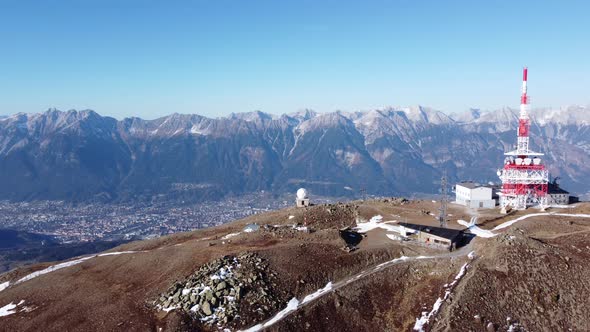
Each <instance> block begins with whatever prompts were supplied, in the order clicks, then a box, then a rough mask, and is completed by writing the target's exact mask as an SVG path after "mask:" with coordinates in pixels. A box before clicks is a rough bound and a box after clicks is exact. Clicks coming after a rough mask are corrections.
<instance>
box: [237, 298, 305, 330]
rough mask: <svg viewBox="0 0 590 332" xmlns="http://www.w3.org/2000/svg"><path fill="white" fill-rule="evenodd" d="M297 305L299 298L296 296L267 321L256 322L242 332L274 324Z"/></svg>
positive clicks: (295, 308) (261, 328)
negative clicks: (262, 322) (256, 323)
mask: <svg viewBox="0 0 590 332" xmlns="http://www.w3.org/2000/svg"><path fill="white" fill-rule="evenodd" d="M298 307H299V300H297V298H292V299H291V300H290V301H289V303H287V307H286V308H285V309H283V310H281V311H279V312H278V313H277V314H276V315H275V316H274V317H273V318H271V319H270V320H269V321H267V322H266V323H264V324H258V325H255V326H252V327H251V328H249V329H247V330H243V332H258V331H261V330H263V329H264V328H267V327H269V326H271V325H273V324H275V323H276V322H278V321H280V320H281V319H283V317H285V316H286V315H287V314H288V313H290V312H292V311H295V310H297V308H298Z"/></svg>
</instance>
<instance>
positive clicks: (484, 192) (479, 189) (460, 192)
mask: <svg viewBox="0 0 590 332" xmlns="http://www.w3.org/2000/svg"><path fill="white" fill-rule="evenodd" d="M455 203H457V204H461V205H464V206H467V207H470V208H475V209H479V208H485V209H491V208H493V207H495V206H496V200H495V199H493V198H492V188H490V187H486V186H482V185H480V184H478V183H473V182H461V183H457V185H456V186H455Z"/></svg>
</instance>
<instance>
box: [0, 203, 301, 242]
mask: <svg viewBox="0 0 590 332" xmlns="http://www.w3.org/2000/svg"><path fill="white" fill-rule="evenodd" d="M290 204H291V200H289V201H287V198H286V197H278V198H273V197H272V196H270V195H266V194H265V193H255V194H250V195H243V196H239V197H234V198H228V199H225V200H224V201H222V202H203V203H195V204H183V203H181V202H176V201H164V202H156V203H139V202H134V203H81V204H72V203H68V202H64V201H32V202H14V203H13V202H9V201H0V224H1V225H3V227H4V228H7V229H14V230H18V231H24V232H30V233H36V234H43V235H49V236H52V237H54V238H56V239H57V240H58V241H59V242H62V243H72V242H89V241H99V240H100V241H114V240H130V239H148V238H153V237H158V236H162V235H166V234H172V233H177V232H186V231H192V230H196V229H200V228H206V227H213V226H218V225H221V224H224V223H227V222H229V221H232V220H236V219H241V218H244V217H247V216H250V215H253V214H257V213H261V212H265V211H270V210H275V209H278V208H281V207H285V206H287V205H290Z"/></svg>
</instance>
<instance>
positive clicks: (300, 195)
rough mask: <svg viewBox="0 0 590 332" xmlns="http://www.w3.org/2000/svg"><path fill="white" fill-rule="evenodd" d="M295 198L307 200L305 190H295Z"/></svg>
mask: <svg viewBox="0 0 590 332" xmlns="http://www.w3.org/2000/svg"><path fill="white" fill-rule="evenodd" d="M297 198H299V199H305V198H307V190H305V188H299V190H297Z"/></svg>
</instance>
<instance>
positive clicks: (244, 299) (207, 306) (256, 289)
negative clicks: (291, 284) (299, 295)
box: [154, 253, 282, 326]
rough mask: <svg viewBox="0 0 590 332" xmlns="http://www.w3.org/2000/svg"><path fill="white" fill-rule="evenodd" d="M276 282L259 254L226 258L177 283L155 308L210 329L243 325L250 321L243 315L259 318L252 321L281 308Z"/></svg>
mask: <svg viewBox="0 0 590 332" xmlns="http://www.w3.org/2000/svg"><path fill="white" fill-rule="evenodd" d="M275 278H276V275H275V274H274V273H270V272H269V271H268V264H267V263H266V262H265V261H264V260H263V259H262V258H261V257H259V256H258V255H257V254H254V253H244V254H241V255H239V256H237V257H233V256H225V257H223V258H220V259H217V260H215V261H212V262H210V263H208V264H206V265H204V266H202V267H201V268H200V269H199V270H198V271H197V272H195V273H194V274H193V275H191V276H190V277H188V278H187V279H186V280H184V281H180V282H176V283H175V284H174V285H173V286H172V287H170V288H169V289H168V291H167V292H166V293H165V294H162V295H161V296H160V297H159V298H158V299H157V300H156V301H155V302H154V304H155V306H156V308H157V309H159V310H163V311H171V310H182V311H184V312H186V313H188V314H189V315H191V316H192V317H193V318H195V319H199V320H200V321H201V322H202V323H205V324H207V325H213V324H217V325H218V326H228V325H234V326H235V325H244V324H246V323H250V319H244V318H245V317H243V316H244V315H241V314H240V313H244V312H245V313H248V312H249V311H250V310H253V312H255V313H256V314H257V316H258V317H253V318H255V319H259V318H261V317H266V316H268V315H270V314H271V313H272V312H275V311H276V310H278V308H279V307H280V306H281V303H282V301H280V299H279V298H278V297H277V296H276V295H275V291H274V288H275V282H274V279H275ZM250 315H251V314H250ZM238 321H241V323H239V322H238Z"/></svg>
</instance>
